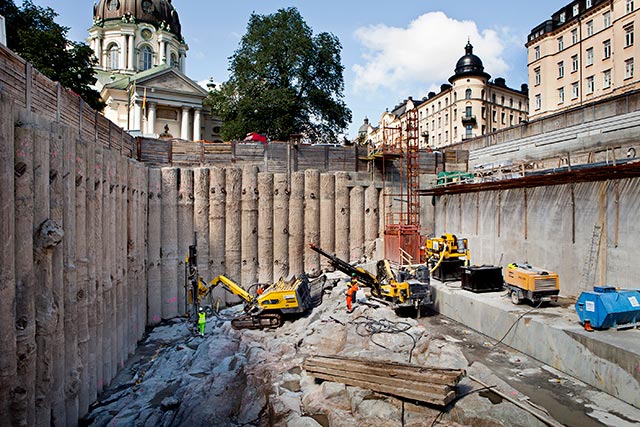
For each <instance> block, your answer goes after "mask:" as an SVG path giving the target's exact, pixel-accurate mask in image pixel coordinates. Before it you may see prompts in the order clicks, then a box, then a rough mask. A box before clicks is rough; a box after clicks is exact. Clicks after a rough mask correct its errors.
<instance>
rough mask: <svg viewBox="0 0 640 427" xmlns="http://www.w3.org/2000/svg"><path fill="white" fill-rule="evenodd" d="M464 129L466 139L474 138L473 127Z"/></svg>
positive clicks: (467, 126)
mask: <svg viewBox="0 0 640 427" xmlns="http://www.w3.org/2000/svg"><path fill="white" fill-rule="evenodd" d="M464 129H465V137H467V138H472V137H473V126H471V125H466V126H465V127H464Z"/></svg>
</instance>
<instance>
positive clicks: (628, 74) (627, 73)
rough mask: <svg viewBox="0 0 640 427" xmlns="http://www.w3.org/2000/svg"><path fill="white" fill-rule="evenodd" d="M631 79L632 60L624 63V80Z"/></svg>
mask: <svg viewBox="0 0 640 427" xmlns="http://www.w3.org/2000/svg"><path fill="white" fill-rule="evenodd" d="M631 77H633V58H630V59H627V60H626V61H624V78H625V79H630V78H631Z"/></svg>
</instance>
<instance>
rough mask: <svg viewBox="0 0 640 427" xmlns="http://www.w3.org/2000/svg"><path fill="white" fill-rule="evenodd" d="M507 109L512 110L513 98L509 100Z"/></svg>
mask: <svg viewBox="0 0 640 427" xmlns="http://www.w3.org/2000/svg"><path fill="white" fill-rule="evenodd" d="M509 107H510V108H513V98H509Z"/></svg>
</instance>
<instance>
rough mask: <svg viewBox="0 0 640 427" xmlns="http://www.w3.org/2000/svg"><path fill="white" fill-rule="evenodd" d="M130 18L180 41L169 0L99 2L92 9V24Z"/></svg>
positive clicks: (178, 24) (177, 23)
mask: <svg viewBox="0 0 640 427" xmlns="http://www.w3.org/2000/svg"><path fill="white" fill-rule="evenodd" d="M132 18H133V19H135V22H146V23H149V24H152V25H154V26H156V27H158V28H163V29H165V30H167V31H169V32H170V33H172V34H174V35H175V36H176V37H178V39H179V40H182V34H181V31H182V27H181V26H180V19H179V18H178V12H177V11H176V10H175V8H174V7H173V5H172V4H171V0H100V1H98V3H96V4H95V6H94V7H93V20H94V22H107V21H115V20H125V19H132Z"/></svg>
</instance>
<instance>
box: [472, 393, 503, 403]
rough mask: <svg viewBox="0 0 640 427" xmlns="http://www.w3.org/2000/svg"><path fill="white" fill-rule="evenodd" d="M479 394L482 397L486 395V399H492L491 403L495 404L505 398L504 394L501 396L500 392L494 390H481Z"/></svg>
mask: <svg viewBox="0 0 640 427" xmlns="http://www.w3.org/2000/svg"><path fill="white" fill-rule="evenodd" d="M478 394H479V395H480V396H481V397H484V398H485V399H489V401H491V403H493V404H494V405H499V404H500V403H502V401H503V400H504V399H503V398H502V396H500V395H499V394H498V393H496V392H494V391H493V390H485V391H481V392H480V393H478Z"/></svg>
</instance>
